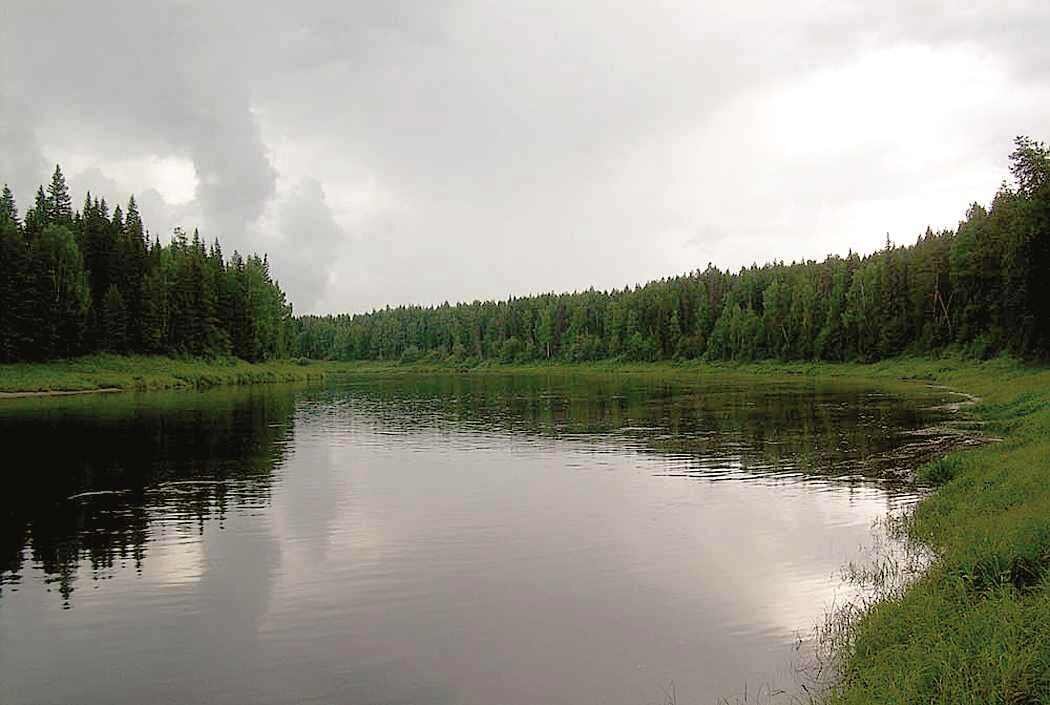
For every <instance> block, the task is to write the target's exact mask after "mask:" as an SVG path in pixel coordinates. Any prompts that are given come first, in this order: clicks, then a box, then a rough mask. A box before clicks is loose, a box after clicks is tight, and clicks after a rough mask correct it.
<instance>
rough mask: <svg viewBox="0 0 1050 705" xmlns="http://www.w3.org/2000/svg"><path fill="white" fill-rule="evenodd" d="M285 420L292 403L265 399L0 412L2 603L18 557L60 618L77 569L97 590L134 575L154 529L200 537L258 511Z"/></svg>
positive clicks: (256, 395) (143, 399) (284, 392)
mask: <svg viewBox="0 0 1050 705" xmlns="http://www.w3.org/2000/svg"><path fill="white" fill-rule="evenodd" d="M294 411H295V396H294V394H293V393H292V392H291V391H289V390H288V389H283V388H274V387H258V388H252V389H225V390H216V391H211V392H205V393H200V394H194V393H186V392H183V393H170V394H149V395H112V396H106V397H97V398H86V397H85V398H76V399H72V398H70V399H61V400H59V399H36V400H25V401H19V402H17V403H5V404H4V405H3V407H0V444H2V447H3V449H4V451H5V455H6V456H7V457H8V458H9V459H10V463H9V465H8V468H9V472H8V473H7V478H6V485H7V486H6V491H5V492H4V493H3V495H2V496H0V595H2V594H3V593H2V591H3V590H4V589H5V587H6V588H10V586H14V585H17V584H18V583H19V582H20V581H21V578H22V574H23V572H24V570H25V563H26V559H27V554H28V558H29V560H31V561H32V564H33V565H35V566H39V568H40V569H41V570H42V571H43V573H44V574H45V576H46V577H45V580H46V581H47V582H48V583H51V584H52V585H53V588H52V589H54V590H57V592H58V593H59V594H60V595H61V597H62V599H63V601H64V604H65V605H66V606H70V605H71V596H72V593H73V591H74V589H75V586H76V582H77V579H78V575H79V573H80V572H81V570H82V569H83V568H84V567H85V564H86V566H88V567H90V569H91V571H92V576H93V577H96V578H97V577H98V576H99V575H101V574H104V573H106V572H112V570H114V569H115V568H117V567H118V566H120V565H130V566H133V567H134V568H135V569H136V570H141V568H142V564H143V561H145V560H146V558H147V554H148V544H149V540H150V534H151V525H152V524H153V523H154V522H155V521H157V519H158V518H161V517H163V518H171V517H177V518H179V520H180V521H182V522H184V523H190V524H194V523H195V525H196V526H197V528H198V530H203V526H204V523H205V522H206V521H208V520H209V519H218V520H220V521H221V520H222V519H223V518H224V517H225V515H226V513H227V511H229V510H230V509H231V508H234V507H242V506H260V505H265V504H266V503H268V501H269V497H270V488H271V484H272V476H273V471H274V468H275V467H276V466H277V465H278V464H279V463H280V462H281V461H282V460H283V458H284V457H285V454H286V453H287V450H288V448H289V445H290V440H291V438H292V434H293V414H294Z"/></svg>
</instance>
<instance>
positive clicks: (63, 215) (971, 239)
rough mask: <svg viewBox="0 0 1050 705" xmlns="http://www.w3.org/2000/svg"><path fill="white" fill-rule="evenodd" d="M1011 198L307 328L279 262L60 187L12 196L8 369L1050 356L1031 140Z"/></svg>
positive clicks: (5, 203)
mask: <svg viewBox="0 0 1050 705" xmlns="http://www.w3.org/2000/svg"><path fill="white" fill-rule="evenodd" d="M1010 164H1011V166H1010V170H1011V174H1012V176H1013V179H1014V182H1013V183H1012V184H1008V183H1003V184H1002V186H1001V187H1000V189H999V191H998V192H997V193H996V194H995V196H994V198H993V199H992V202H991V204H990V206H989V207H987V208H986V207H984V206H981V205H978V204H977V203H974V204H973V205H972V206H971V207H970V208H969V210H968V211H967V213H966V217H965V219H964V220H963V221H962V222H961V223H960V224H959V225H958V227H957V228H956V229H955V230H944V231H940V232H934V231H932V230H930V229H927V230H926V232H925V233H923V234H922V235H921V236H919V237H918V239H917V241H916V242H915V243H914V244H912V245H908V246H898V245H894V244H893V243H891V242H890V241H889V238H888V237H887V242H886V246H885V247H884V248H883V249H881V250H879V251H878V252H875V253H872V254H869V255H866V256H861V255H859V254H856V253H852V252H851V253H849V254H848V255H846V256H845V257H842V256H837V255H832V256H829V257H827V258H826V259H825V260H824V261H822V262H817V261H804V262H795V263H791V264H785V263H783V262H775V263H769V264H765V265H762V266H759V265H753V266H751V267H748V268H744V269H741V270H740V271H738V272H729V271H724V270H721V269H719V268H717V267H715V266H712V265H710V264H709V265H708V266H707V267H706V268H705V269H702V270H700V269H698V270H696V271H693V272H690V273H688V274H685V275H682V276H676V277H670V278H667V279H661V280H659V281H654V282H650V283H648V284H645V285H640V286H635V287H633V288H632V287H627V288H624V289H621V290H616V289H614V290H611V291H596V290H594V289H590V290H587V291H582V292H573V293H562V294H556V293H547V294H539V295H534V296H524V297H512V298H509V299H506V300H503V301H475V302H473V303H460V304H456V305H450V304H448V303H444V304H442V305H440V306H431V307H421V306H403V307H398V308H390V307H388V308H385V309H382V310H377V311H372V312H371V313H362V314H342V315H334V316H333V315H327V316H300V317H297V318H293V316H292V307H291V305H290V304H289V303H288V302H287V301H286V297H285V294H284V292H283V291H282V290H281V288H280V286H279V285H278V283H277V282H276V281H274V279H273V278H272V277H271V274H270V267H269V262H268V260H267V259H266V257H260V256H258V255H254V254H253V255H250V256H247V257H243V256H241V255H240V254H239V253H237V252H234V253H233V255H232V256H231V257H230V258H229V259H228V260H227V259H225V258H224V257H223V253H222V249H221V246H220V244H219V242H218V240H215V241H213V242H212V244H210V245H206V244H205V243H204V241H203V240H202V239H201V237H200V235H199V234H198V233H197V232H196V231H194V233H193V235H192V236H187V235H186V233H184V232H183V231H181V230H178V229H176V230H175V232H174V234H173V236H172V238H171V240H170V242H169V243H167V244H162V243H161V242H160V240H159V238H153V239H152V240H151V238H150V235H149V233H148V231H147V230H146V229H145V227H144V225H143V222H142V218H141V216H140V214H139V211H138V208H137V206H136V204H135V200H134V198H132V199H131V200H130V201H129V202H128V204H127V209H126V211H125V210H123V209H122V208H121V207H120V206H117V207H115V208H113V209H112V212H111V211H110V209H109V206H108V205H107V204H106V201H105V200H99V199H98V198H93V197H92V196H91V194H88V195H87V197H86V198H85V200H84V204H83V207H82V208H81V210H79V211H74V210H73V208H72V203H71V197H70V194H69V189H68V187H67V185H66V182H65V179H64V177H63V175H62V171H61V169H60V168H58V167H56V168H55V172H54V175H53V177H52V179H51V182H50V184H49V185H48V187H47V188H46V190H45V189H44V187H40V188H39V189H38V191H37V193H36V199H35V202H34V204H33V206H32V207H31V208H30V209H29V210H28V211H27V212H26V213H25V216H24V217H21V218H20V217H19V212H18V208H17V206H16V204H15V199H14V197H13V195H12V193H11V191H10V189H8V188H7V187H6V186H5V187H4V190H3V194H2V196H0V301H2V302H3V306H2V307H0V362H11V361H20V360H47V359H55V358H68V357H74V356H77V355H81V354H87V353H92V352H100V351H105V352H113V353H145V354H183V355H191V356H200V357H211V356H217V355H235V356H237V357H240V358H243V359H245V360H249V361H258V360H264V359H273V358H283V357H289V356H299V357H306V358H312V359H329V360H386V361H400V362H416V361H428V362H454V363H458V364H467V365H469V364H475V363H478V362H481V361H499V362H531V361H544V360H553V361H571V362H586V361H595V360H605V359H619V360H626V361H654V360H688V359H707V360H760V359H781V360H828V361H872V360H877V359H881V358H885V357H891V356H895V355H900V354H928V353H933V352H937V351H941V350H945V349H950V348H954V349H957V350H959V351H961V352H962V353H963V354H966V355H969V356H973V357H977V358H985V357H989V356H992V355H995V354H999V353H1003V352H1007V353H1011V354H1014V355H1018V356H1022V357H1026V358H1040V359H1046V358H1047V357H1050V152H1048V150H1047V147H1046V146H1045V145H1044V144H1043V143H1041V142H1037V141H1034V140H1032V139H1029V138H1027V137H1018V138H1017V139H1016V141H1015V149H1014V151H1013V153H1012V154H1011V155H1010Z"/></svg>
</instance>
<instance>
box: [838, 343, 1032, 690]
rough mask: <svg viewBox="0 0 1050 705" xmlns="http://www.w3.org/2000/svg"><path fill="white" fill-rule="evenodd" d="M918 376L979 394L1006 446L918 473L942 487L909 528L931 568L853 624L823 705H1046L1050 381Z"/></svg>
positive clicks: (948, 372) (997, 366)
mask: <svg viewBox="0 0 1050 705" xmlns="http://www.w3.org/2000/svg"><path fill="white" fill-rule="evenodd" d="M923 367H925V369H924V370H922V372H921V374H915V375H914V376H916V377H919V376H921V377H923V378H929V379H932V380H935V381H938V382H941V383H943V384H949V385H952V386H954V387H957V388H962V389H966V390H968V391H971V392H974V393H976V394H978V395H981V396H982V397H983V401H982V403H981V404H980V405H979V406H978V407H977V414H978V416H979V417H980V418H981V419H982V420H984V421H985V424H986V425H985V428H987V429H989V431H990V432H994V433H997V434H1001V435H1002V437H1001V440H1000V441H999V442H995V443H989V444H987V445H984V446H982V447H980V448H977V449H973V450H968V451H964V452H960V453H953V454H952V455H949V456H947V457H946V458H943V459H941V460H939V461H935V462H933V463H930V464H929V465H926V466H924V467H923V468H922V469H921V470H920V477H921V478H922V479H925V480H927V481H929V482H934V483H939V484H943V486H942V487H941V488H940V489H939V490H938V491H937V492H936V493H935V494H933V495H932V496H930V497H929V498H927V499H926V500H925V501H923V502H922V503H921V504H920V505H919V506H918V508H917V510H916V511H915V514H914V515H913V516H912V517H911V519H910V521H909V522H908V530H909V533H911V534H912V535H913V536H914V537H915V538H917V539H919V540H921V541H922V542H924V543H925V544H927V545H928V546H930V547H931V548H932V549H933V551H934V553H935V556H936V558H935V560H934V563H933V565H932V566H931V568H930V570H929V572H928V573H927V574H926V575H925V576H924V577H923V578H921V579H920V580H919V581H918V582H917V583H915V584H914V585H912V586H911V587H910V588H909V589H908V590H907V591H906V592H905V593H904V594H903V595H902V596H901V597H899V598H896V599H890V600H886V601H883V602H880V603H877V604H876V605H875V606H874V608H873V609H871V610H870V611H869V612H868V614H867V615H866V616H865V617H863V618H862V619H861V620H860V621H859V622H858V623H856V624H855V625H854V626H853V628H852V629H851V630H850V632H849V635H848V639H847V642H846V644H845V651H844V653H843V654H842V655H843V657H844V658H843V663H842V667H843V668H842V672H843V678H842V681H841V683H840V684H839V685H838V686H837V687H835V688H834V689H833V690H832V692H831V693H830V694H829V696H828V698H827V700H828V701H829V702H830V703H833V704H846V703H858V704H859V703H872V702H880V703H974V704H975V705H976V704H977V703H1044V702H1050V641H1048V640H1047V638H1046V635H1047V634H1048V633H1050V483H1047V481H1046V470H1047V459H1048V458H1050V372H1047V371H1046V370H1045V369H1032V368H1025V367H1022V366H1020V365H1018V364H1016V363H1010V362H1006V361H1003V360H992V361H989V362H986V363H980V364H974V363H971V364H969V365H965V366H958V365H935V363H925V364H924V365H923ZM887 369H888V370H889V369H892V367H889V368H887Z"/></svg>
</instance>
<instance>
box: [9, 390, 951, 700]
mask: <svg viewBox="0 0 1050 705" xmlns="http://www.w3.org/2000/svg"><path fill="white" fill-rule="evenodd" d="M936 401H937V399H936V398H935V397H934V396H933V393H932V392H929V391H924V390H922V389H921V388H918V389H917V390H915V392H914V393H910V394H907V395H901V394H900V393H888V392H885V391H877V390H872V389H865V388H861V387H841V386H839V387H836V386H819V385H815V384H814V383H813V382H798V383H791V384H788V383H780V384H770V383H763V384H762V385H760V386H756V385H755V384H754V383H753V382H752V383H750V384H747V383H741V382H732V381H728V380H709V381H707V382H705V383H704V384H703V385H702V386H700V385H699V384H695V383H694V384H691V385H686V384H681V383H666V382H664V383H657V382H653V381H651V380H649V381H647V380H645V379H637V378H634V379H631V378H624V377H619V378H615V377H610V378H600V377H599V378H593V379H588V380H586V381H581V380H575V381H574V380H572V379H566V378H559V377H552V378H548V377H538V376H517V377H511V376H508V377H492V378H482V379H479V378H475V377H465V376H459V377H457V376H449V377H438V378H427V379H420V378H415V377H410V376H406V377H403V378H393V379H390V378H387V379H377V378H345V379H342V380H340V381H336V382H332V383H329V384H327V385H326V386H324V387H316V388H304V387H297V388H288V387H254V388H250V389H243V390H220V391H215V392H207V393H200V394H197V393H172V394H148V395H138V396H132V395H113V396H106V397H95V398H86V397H79V398H66V399H44V400H26V401H17V402H14V401H4V402H3V403H2V404H0V447H2V449H3V452H4V456H5V462H4V471H3V472H4V483H5V485H4V491H3V493H2V495H0V702H2V703H4V704H5V705H18V704H21V703H47V704H51V703H77V704H80V705H94V704H99V705H101V704H107V705H109V704H115V703H129V704H130V703H135V704H136V705H138V704H141V703H151V704H153V705H166V704H168V703H172V704H174V703H179V704H183V703H374V704H385V703H391V704H393V703H436V704H442V703H472V704H473V703H477V704H486V705H493V704H505V705H518V704H521V705H526V704H528V705H534V704H537V703H572V704H573V705H578V704H580V703H612V704H621V703H622V704H625V705H626V704H630V705H644V704H646V703H653V702H658V701H662V700H663V698H664V689H665V688H667V687H668V684H669V683H670V682H671V681H674V683H675V687H676V690H677V692H678V698H679V702H690V703H709V702H715V701H716V700H718V699H719V698H723V697H725V698H730V699H732V698H734V697H736V696H739V695H742V693H743V689H744V687H745V685H746V686H747V687H748V689H749V692H751V693H754V692H755V691H756V690H758V689H759V688H762V687H764V686H767V685H770V684H771V685H774V686H779V687H790V686H791V685H792V684H793V683H794V675H793V674H794V667H795V665H796V663H797V655H796V642H797V637H798V636H799V635H803V636H805V635H806V634H808V633H809V630H810V629H811V628H812V626H813V625H814V624H815V623H816V622H817V621H819V620H820V618H821V617H822V615H823V614H824V613H825V611H826V610H827V609H828V608H829V607H831V606H832V605H833V604H834V602H835V601H836V600H841V599H843V596H844V595H846V594H848V592H849V588H848V587H845V586H843V585H842V583H841V582H840V580H839V579H838V575H839V569H840V568H841V567H842V566H843V564H844V563H845V562H846V561H848V560H851V559H854V558H856V557H858V556H860V555H862V552H863V548H862V547H864V546H865V545H868V544H869V543H870V540H871V534H872V528H871V527H872V522H873V521H874V520H876V519H877V518H879V517H880V516H883V515H884V514H885V513H886V512H887V511H892V510H894V509H895V508H900V507H903V506H905V505H907V504H908V503H909V502H911V501H913V500H914V496H913V495H912V494H911V493H910V491H909V490H908V488H906V487H902V486H895V485H893V484H890V483H886V482H878V481H875V480H872V479H866V478H865V477H864V473H865V472H866V471H869V470H871V469H872V468H878V467H880V463H881V464H885V463H888V462H890V461H888V460H886V458H889V457H891V455H892V453H893V451H894V450H895V449H899V448H901V447H904V446H906V445H907V444H909V443H912V442H913V441H914V439H915V436H914V435H913V432H915V431H917V430H920V429H923V428H926V427H928V426H929V425H930V424H931V423H933V422H934V421H935V420H936V419H937V418H938V415H939V414H941V413H942V412H938V411H937V410H936V409H935V408H934V406H935V404H936Z"/></svg>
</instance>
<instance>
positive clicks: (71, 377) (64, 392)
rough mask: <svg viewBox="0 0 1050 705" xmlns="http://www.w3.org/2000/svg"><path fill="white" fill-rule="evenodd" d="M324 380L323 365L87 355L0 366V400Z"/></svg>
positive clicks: (226, 358) (220, 359)
mask: <svg viewBox="0 0 1050 705" xmlns="http://www.w3.org/2000/svg"><path fill="white" fill-rule="evenodd" d="M325 375H326V368H325V366H324V365H322V364H315V363H309V362H305V361H303V362H297V361H292V360H271V361H265V362H255V363H252V362H246V361H244V360H240V359H237V358H230V357H222V358H212V359H204V358H172V357H164V356H146V355H135V356H121V355H89V356H86V357H79V358H72V359H68V360H52V361H49V362H19V363H11V364H2V365H0V400H4V399H11V400H13V399H24V398H31V397H63V396H74V395H81V394H114V393H117V392H147V391H160V390H171V389H209V388H211V387H218V386H236V385H247V384H268V383H274V382H306V381H311V380H321V379H324V377H325Z"/></svg>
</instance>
